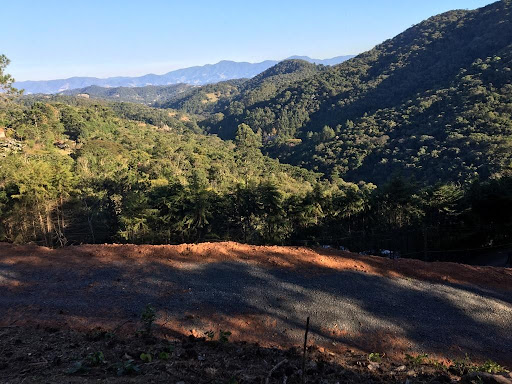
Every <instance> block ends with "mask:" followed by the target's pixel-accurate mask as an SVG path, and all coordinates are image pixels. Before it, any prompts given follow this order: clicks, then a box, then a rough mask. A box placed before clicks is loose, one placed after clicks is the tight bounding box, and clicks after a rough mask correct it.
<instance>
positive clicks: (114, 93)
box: [61, 84, 193, 105]
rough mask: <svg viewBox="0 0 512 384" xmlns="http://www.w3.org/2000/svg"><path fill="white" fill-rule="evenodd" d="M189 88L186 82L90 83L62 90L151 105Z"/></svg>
mask: <svg viewBox="0 0 512 384" xmlns="http://www.w3.org/2000/svg"><path fill="white" fill-rule="evenodd" d="M189 88H193V87H192V86H191V85H188V84H175V85H161V86H156V85H148V86H145V87H112V88H106V87H99V86H97V85H91V86H89V87H85V88H78V89H72V90H69V91H64V92H62V93H61V94H63V95H71V96H75V95H84V96H88V97H90V98H95V99H106V100H113V101H126V102H130V103H141V104H146V105H153V104H156V103H160V102H162V101H166V100H169V99H171V98H172V97H175V96H177V95H179V94H180V93H182V92H185V91H186V90H188V89H189Z"/></svg>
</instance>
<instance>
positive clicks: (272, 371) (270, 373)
mask: <svg viewBox="0 0 512 384" xmlns="http://www.w3.org/2000/svg"><path fill="white" fill-rule="evenodd" d="M287 362H288V360H286V359H284V360H283V361H281V362H279V363H277V364H276V365H274V368H272V369H271V370H270V372H269V373H268V375H267V378H266V379H265V384H268V383H269V381H270V378H271V377H272V374H273V373H274V371H275V370H276V369H277V368H279V367H280V366H281V365H283V364H286V363H287Z"/></svg>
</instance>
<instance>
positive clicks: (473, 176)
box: [0, 1, 512, 260]
mask: <svg viewBox="0 0 512 384" xmlns="http://www.w3.org/2000/svg"><path fill="white" fill-rule="evenodd" d="M511 8H512V6H511V3H510V1H500V2H497V3H495V4H493V5H490V6H488V7H485V8H482V9H479V10H476V11H453V12H448V13H445V14H442V15H439V16H435V17H433V18H430V19H428V20H427V21H425V22H422V23H420V24H418V25H416V26H413V27H412V28H410V29H409V30H407V31H405V32H404V33H402V34H400V35H399V36H397V37H396V38H394V39H391V40H388V41H386V42H384V43H383V44H381V45H379V46H377V47H375V48H374V49H373V50H371V51H368V52H366V53H364V54H362V55H360V56H358V57H356V58H354V59H352V60H349V61H347V62H344V63H342V64H340V65H337V66H334V67H325V66H321V65H320V66H319V65H315V64H311V63H308V62H306V61H301V60H287V61H284V62H281V63H279V64H277V65H276V66H274V67H272V68H270V69H268V70H266V71H264V72H262V73H261V74H260V75H258V76H256V77H253V78H252V79H240V80H230V81H226V82H221V83H217V84H210V85H206V86H202V87H190V86H181V85H175V86H171V87H142V88H133V89H129V88H116V89H110V90H107V89H101V88H99V89H98V88H90V89H89V90H88V92H86V91H85V90H77V91H75V92H71V93H72V94H73V95H54V96H45V95H36V96H24V97H20V95H19V92H18V91H17V90H15V89H13V88H12V82H13V79H12V78H11V77H10V76H8V75H7V74H6V73H5V69H6V67H7V65H8V63H9V62H8V60H7V58H6V57H5V56H1V61H0V84H1V87H2V90H1V92H0V159H1V163H0V241H8V242H18V243H27V242H36V243H39V244H44V245H47V246H62V245H66V244H77V243H91V242H92V243H98V242H130V243H179V242H196V241H216V240H236V241H243V242H249V243H256V244H262V243H266V244H306V245H315V244H316V245H331V246H344V247H348V248H350V249H352V250H357V251H370V252H379V251H381V250H383V249H389V250H393V251H397V252H400V253H401V254H402V255H403V256H410V257H420V258H424V259H427V260H434V259H442V260H448V259H450V260H467V259H468V258H470V257H471V256H472V255H473V254H475V253H478V252H479V251H481V250H486V249H498V248H500V247H507V246H510V245H511V243H512V238H511V233H512V173H511V170H512V86H511V83H512V56H511V52H512V49H511V48H512V23H511ZM82 93H89V95H90V97H89V98H87V97H83V95H80V94H82ZM77 95H78V96H77ZM122 101H134V102H138V103H139V104H135V103H130V102H122ZM144 104H151V106H148V105H144Z"/></svg>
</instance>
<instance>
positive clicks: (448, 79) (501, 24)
mask: <svg viewBox="0 0 512 384" xmlns="http://www.w3.org/2000/svg"><path fill="white" fill-rule="evenodd" d="M511 8H512V5H511V2H510V1H509V0H505V1H499V2H497V3H494V4H491V5H489V6H487V7H484V8H481V9H478V10H475V11H452V12H447V13H444V14H441V15H438V16H434V17H432V18H430V19H428V20H426V21H424V22H422V23H420V24H418V25H415V26H413V27H412V28H410V29H408V30H407V31H405V32H403V33H402V34H400V35H398V36H397V37H395V38H393V39H391V40H388V41H385V42H384V43H382V44H380V45H378V46H376V47H375V48H374V49H372V50H370V51H368V52H365V53H363V54H361V55H359V56H357V57H356V58H354V59H352V60H349V61H346V62H344V63H342V64H340V65H337V66H334V67H326V68H324V69H323V70H319V71H318V72H317V73H314V71H310V72H308V73H309V74H310V75H309V76H303V74H301V75H300V76H297V77H299V78H298V79H297V81H294V82H291V83H289V84H288V85H286V86H285V87H282V88H281V87H279V86H276V87H274V89H272V88H271V87H266V88H265V90H264V92H259V95H260V96H261V97H259V98H256V99H254V98H251V97H241V96H239V95H237V96H235V97H233V98H232V100H231V102H230V103H228V104H226V103H222V104H220V105H218V107H217V108H215V109H214V110H212V117H211V118H210V119H205V120H204V121H202V122H201V125H202V126H203V127H204V128H205V129H206V130H207V131H208V132H212V133H217V134H219V135H220V136H221V137H223V138H226V139H231V138H233V137H234V135H235V132H236V129H237V126H238V124H240V123H241V122H245V123H248V124H249V125H250V126H251V127H252V128H253V129H254V130H255V131H258V130H261V132H262V135H263V137H264V140H265V142H266V144H267V145H266V148H265V151H266V152H267V153H268V154H270V155H271V156H274V157H279V158H280V159H282V160H283V161H285V162H288V163H292V164H296V165H300V166H304V167H306V168H309V169H312V170H316V171H321V172H323V173H325V174H327V175H330V174H337V175H339V176H341V177H343V178H345V179H346V180H350V181H354V182H358V181H360V180H365V181H371V182H374V183H377V184H380V183H382V182H386V181H389V179H390V178H391V177H393V176H400V177H404V178H413V179H414V180H415V181H418V182H420V183H422V184H432V183H435V182H447V181H457V182H461V183H466V182H468V181H471V180H473V179H475V178H476V177H478V176H480V177H482V178H487V177H489V176H492V175H499V174H501V173H502V172H503V171H506V170H508V169H510V168H511V164H512V150H511V134H512V119H511V117H510V116H511V111H512V91H511V90H512V88H511V84H512V56H511V52H512V15H511V11H512V9H511ZM289 76H292V75H289ZM300 77H302V78H300ZM257 86H258V85H257V84H256V85H255V87H257ZM461 148H464V151H461Z"/></svg>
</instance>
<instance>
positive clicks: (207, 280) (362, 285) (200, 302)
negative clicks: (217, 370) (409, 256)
mask: <svg viewBox="0 0 512 384" xmlns="http://www.w3.org/2000/svg"><path fill="white" fill-rule="evenodd" d="M148 303H150V304H152V305H153V306H154V307H155V308H156V309H157V310H158V323H159V324H160V326H162V327H164V328H167V329H169V330H170V331H172V332H174V333H181V334H185V335H190V334H193V335H195V336H198V337H200V336H204V332H205V331H208V330H214V331H218V330H220V329H222V330H229V331H231V332H232V336H231V339H232V340H245V341H249V342H258V343H259V344H260V345H263V346H268V347H272V346H278V347H283V348H286V347H289V346H294V345H299V344H300V343H301V339H302V337H303V333H304V323H305V319H306V317H307V316H311V333H310V335H311V336H310V343H311V344H315V345H316V346H318V347H319V348H320V350H327V351H332V352H340V351H346V350H347V348H348V349H352V350H355V351H364V352H368V353H369V352H379V353H386V355H387V356H394V355H396V356H400V355H402V356H403V354H404V353H428V354H429V355H430V356H437V357H439V358H447V359H450V358H455V357H460V356H463V355H464V354H466V353H468V354H469V355H470V356H471V357H472V358H473V359H477V360H478V359H480V360H485V359H488V358H490V359H493V360H496V361H497V362H498V363H500V364H502V365H508V366H509V367H510V366H512V337H511V336H510V335H512V269H505V268H493V267H472V266H467V265H459V264H454V263H423V262H421V261H416V260H404V259H402V260H389V259H385V258H381V257H373V256H361V255H357V254H353V253H349V252H342V251H336V250H332V249H316V248H315V249H311V248H302V247H256V246H250V245H242V244H237V243H232V242H225V243H204V244H197V245H186V244H184V245H178V246H149V245H143V246H135V245H83V246H76V247H67V248H64V249H56V250H52V249H48V248H44V247H36V246H14V245H10V244H0V325H2V326H13V325H16V326H26V325H32V324H38V325H44V326H50V325H51V326H54V327H58V328H61V329H74V330H82V329H92V328H94V327H96V326H102V327H106V328H108V327H111V328H114V327H119V326H120V325H121V326H122V329H123V330H125V331H126V332H127V333H128V332H132V331H133V329H134V328H136V327H137V326H138V325H137V322H138V318H139V316H140V313H141V312H142V310H143V308H144V307H145V306H146V304H148Z"/></svg>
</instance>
